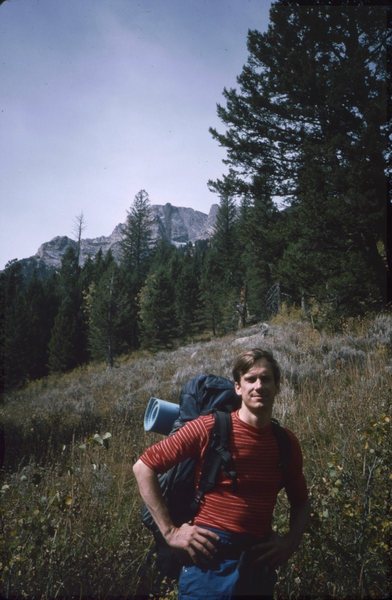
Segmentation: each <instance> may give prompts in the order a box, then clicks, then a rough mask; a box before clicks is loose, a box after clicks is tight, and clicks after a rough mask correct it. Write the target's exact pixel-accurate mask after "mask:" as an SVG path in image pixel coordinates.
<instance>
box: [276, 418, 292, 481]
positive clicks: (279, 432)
mask: <svg viewBox="0 0 392 600" xmlns="http://www.w3.org/2000/svg"><path fill="white" fill-rule="evenodd" d="M271 425H272V431H273V434H274V436H275V438H276V441H277V444H278V449H279V464H278V467H279V468H280V469H282V471H283V477H284V478H285V477H286V474H287V469H288V466H289V462H290V454H291V442H290V437H289V434H288V433H287V431H286V430H285V428H284V427H282V426H281V424H280V423H279V421H277V420H276V419H271Z"/></svg>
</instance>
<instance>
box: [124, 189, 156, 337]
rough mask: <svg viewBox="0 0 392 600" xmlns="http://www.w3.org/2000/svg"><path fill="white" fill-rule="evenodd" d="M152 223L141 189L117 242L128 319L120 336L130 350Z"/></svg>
mask: <svg viewBox="0 0 392 600" xmlns="http://www.w3.org/2000/svg"><path fill="white" fill-rule="evenodd" d="M152 225H153V219H152V214H151V206H150V199H149V196H148V194H147V192H146V191H145V190H140V192H138V193H137V194H136V196H135V198H134V202H133V204H132V206H131V208H130V210H129V211H128V214H127V220H126V223H125V227H124V231H123V238H122V241H121V246H122V259H121V268H122V273H121V280H122V286H123V287H124V289H126V290H127V294H128V303H129V306H128V312H129V321H128V323H127V326H126V327H125V329H124V337H125V339H126V342H127V345H128V347H129V348H131V349H132V348H138V347H139V345H140V327H139V317H138V315H139V311H140V305H139V298H140V290H141V288H142V286H143V284H144V281H145V278H146V276H147V274H148V271H149V269H150V264H151V258H152V252H153V245H152V239H151V238H152Z"/></svg>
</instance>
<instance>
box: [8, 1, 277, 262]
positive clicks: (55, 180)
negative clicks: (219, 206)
mask: <svg viewBox="0 0 392 600" xmlns="http://www.w3.org/2000/svg"><path fill="white" fill-rule="evenodd" d="M270 4H271V3H270V2H269V1H268V0H66V1H65V0H7V1H6V2H4V3H2V4H1V5H0V201H1V223H2V226H1V236H0V240H1V241H0V269H2V268H3V267H4V265H5V264H6V262H7V261H8V260H11V259H13V258H18V259H20V258H26V257H28V256H31V255H33V254H35V252H36V251H37V249H38V247H39V246H40V244H41V243H43V242H45V241H49V240H50V239H52V238H53V237H55V236H56V235H68V236H69V237H72V236H73V230H74V222H75V218H76V217H77V215H80V214H81V213H82V212H83V214H84V217H85V221H86V229H85V231H84V233H83V237H97V236H99V235H109V234H110V233H111V232H112V230H113V229H114V227H115V226H116V225H117V224H118V223H120V222H124V221H125V219H126V214H127V210H128V209H129V208H130V206H131V204H132V202H133V199H134V197H135V194H136V193H137V192H138V191H139V190H140V189H145V190H146V191H147V192H148V194H149V196H150V200H151V203H152V204H165V203H166V202H171V203H172V204H173V205H175V206H189V207H192V208H194V209H197V210H201V211H203V212H206V213H207V212H208V211H209V208H210V206H211V204H213V203H214V202H217V201H218V200H219V199H218V198H217V196H216V195H214V194H212V193H211V192H210V191H209V190H208V187H207V181H208V179H214V178H216V177H219V176H220V175H222V173H224V172H225V171H226V167H225V165H223V163H222V159H223V158H224V157H225V153H224V151H223V149H221V148H219V146H218V144H217V142H216V141H215V140H213V139H212V137H211V135H210V133H209V131H208V128H209V127H210V126H217V128H218V130H221V131H223V125H221V123H220V121H219V120H218V118H217V115H216V105H217V103H220V102H223V97H222V91H223V88H224V87H234V86H235V85H236V77H237V75H239V74H240V72H241V69H242V66H243V64H244V63H245V62H246V59H247V49H246V37H247V31H248V29H258V30H261V31H264V30H265V29H266V28H267V25H268V15H269V8H270Z"/></svg>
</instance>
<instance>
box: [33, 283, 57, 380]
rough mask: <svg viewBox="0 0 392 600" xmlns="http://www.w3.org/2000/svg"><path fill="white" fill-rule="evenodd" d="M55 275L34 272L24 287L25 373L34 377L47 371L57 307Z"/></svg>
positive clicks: (42, 375)
mask: <svg viewBox="0 0 392 600" xmlns="http://www.w3.org/2000/svg"><path fill="white" fill-rule="evenodd" d="M55 286H56V278H55V277H53V276H49V277H47V278H45V279H44V280H41V279H40V278H39V277H38V275H37V274H36V273H34V274H33V277H32V279H31V281H30V282H29V283H28V285H27V286H26V299H27V320H28V328H27V330H26V347H27V348H28V375H29V378H30V379H37V378H40V377H44V376H45V375H47V374H48V359H49V355H48V346H49V340H50V336H51V331H52V327H53V323H54V318H55V315H56V312H57V310H58V300H57V296H56V289H55Z"/></svg>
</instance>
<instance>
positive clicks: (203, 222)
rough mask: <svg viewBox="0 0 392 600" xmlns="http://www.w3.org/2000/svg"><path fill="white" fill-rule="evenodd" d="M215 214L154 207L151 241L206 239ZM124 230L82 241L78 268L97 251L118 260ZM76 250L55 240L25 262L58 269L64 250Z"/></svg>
mask: <svg viewBox="0 0 392 600" xmlns="http://www.w3.org/2000/svg"><path fill="white" fill-rule="evenodd" d="M217 210H218V205H217V204H213V205H212V206H211V209H210V212H209V214H208V215H207V214H205V213H203V212H201V211H198V210H194V209H193V208H185V207H179V206H173V205H172V204H170V202H167V203H166V204H165V205H161V204H154V205H152V206H151V211H152V214H153V227H152V236H153V239H157V238H158V237H162V238H163V239H165V240H167V241H169V242H171V243H172V244H174V245H177V246H178V245H183V244H187V243H189V242H192V243H194V242H196V241H198V240H205V239H208V238H210V237H211V236H212V234H213V229H214V226H215V222H216V214H217ZM123 228H124V223H119V224H118V225H116V227H115V228H114V229H113V231H112V233H111V234H110V235H109V236H100V237H96V238H87V239H82V240H81V247H80V261H81V264H84V262H85V261H86V260H87V259H88V258H89V257H91V258H94V256H96V254H97V253H98V252H99V250H102V252H103V253H104V254H106V252H108V251H109V250H111V251H112V253H113V256H114V258H116V259H119V257H120V251H121V250H120V248H121V239H122V231H123ZM76 246H77V244H76V242H75V240H72V239H71V238H69V237H67V236H56V237H54V238H53V239H52V240H50V241H49V242H44V243H43V244H41V246H40V247H39V249H38V251H37V253H36V254H35V255H34V256H32V257H30V258H28V259H24V261H28V263H29V265H31V263H32V262H37V263H38V264H39V265H41V266H45V267H50V268H55V269H58V268H59V267H60V266H61V260H62V257H63V255H64V253H65V252H66V250H67V249H68V248H70V247H73V248H75V249H76Z"/></svg>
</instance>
